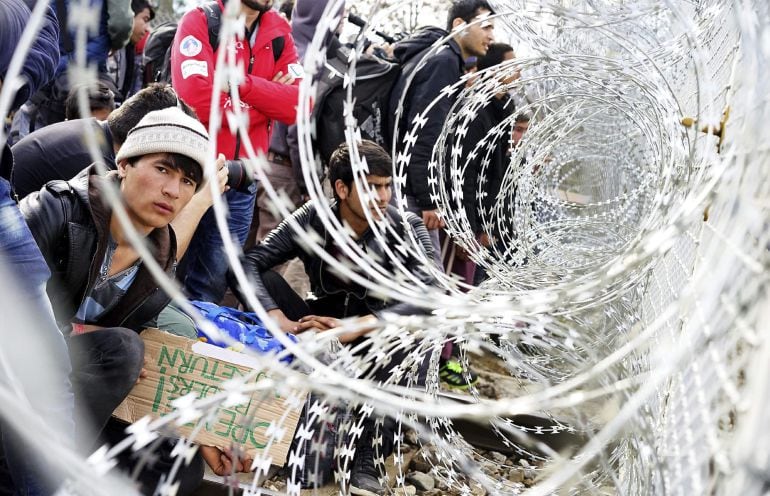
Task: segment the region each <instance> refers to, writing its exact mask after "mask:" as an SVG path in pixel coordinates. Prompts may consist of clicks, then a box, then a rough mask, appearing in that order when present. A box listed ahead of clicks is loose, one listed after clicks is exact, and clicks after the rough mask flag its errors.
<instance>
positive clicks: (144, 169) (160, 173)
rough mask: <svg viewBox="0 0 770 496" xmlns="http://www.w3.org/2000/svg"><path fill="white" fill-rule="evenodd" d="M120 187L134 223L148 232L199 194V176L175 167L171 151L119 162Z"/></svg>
mask: <svg viewBox="0 0 770 496" xmlns="http://www.w3.org/2000/svg"><path fill="white" fill-rule="evenodd" d="M118 174H119V175H120V177H121V178H122V179H123V180H122V181H121V183H120V191H121V193H122V196H123V202H124V204H125V206H126V210H127V211H128V215H129V217H130V218H131V221H132V223H133V224H134V226H135V227H136V228H137V229H138V230H140V231H144V232H149V231H152V230H153V229H157V228H160V227H165V226H167V225H168V224H169V223H170V222H171V221H172V220H173V219H174V217H176V215H177V214H178V213H179V211H180V210H182V208H184V206H185V205H187V202H189V201H190V199H191V198H192V197H193V195H194V194H195V188H196V186H197V184H196V183H195V180H193V179H192V178H190V177H188V176H187V175H185V173H184V172H182V170H180V169H177V168H175V167H174V164H173V162H172V161H171V156H170V155H169V154H168V153H152V154H149V155H144V156H143V157H141V158H139V160H138V161H136V162H135V163H134V165H131V164H129V163H128V161H127V160H121V162H120V163H119V164H118Z"/></svg>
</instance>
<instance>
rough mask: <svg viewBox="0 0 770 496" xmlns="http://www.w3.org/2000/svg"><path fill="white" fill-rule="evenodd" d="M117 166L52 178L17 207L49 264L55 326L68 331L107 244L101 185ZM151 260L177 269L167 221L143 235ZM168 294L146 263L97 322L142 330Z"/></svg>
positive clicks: (107, 216)
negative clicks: (62, 178)
mask: <svg viewBox="0 0 770 496" xmlns="http://www.w3.org/2000/svg"><path fill="white" fill-rule="evenodd" d="M106 181H117V174H116V173H115V172H112V173H109V174H108V175H107V176H100V175H99V174H98V173H97V171H96V168H95V167H94V166H91V167H89V168H87V169H85V170H84V171H83V172H81V173H80V174H78V175H77V176H75V177H74V178H72V179H71V180H70V181H51V182H50V183H48V184H46V186H45V187H44V188H43V189H41V190H40V191H38V192H36V193H32V194H31V195H29V196H27V197H26V198H24V199H23V200H22V202H21V204H20V208H21V212H22V214H23V215H24V218H25V219H26V221H27V224H28V225H29V228H30V230H31V231H32V236H33V237H34V238H35V241H36V242H37V245H38V246H39V247H40V251H41V252H42V253H43V257H44V258H45V261H46V263H47V264H48V267H49V269H50V270H51V279H50V281H49V282H48V286H47V288H46V289H47V291H48V297H49V298H50V299H51V303H52V304H53V308H54V314H55V316H56V321H57V323H58V324H59V327H60V328H61V329H62V330H65V332H68V331H69V328H70V325H71V323H72V319H73V317H74V316H75V314H76V313H77V311H78V308H80V305H81V304H82V302H83V299H84V298H85V295H87V294H88V293H89V292H90V289H91V287H93V285H94V283H95V282H96V281H97V278H98V277H99V269H100V267H101V264H102V261H103V260H104V255H105V252H106V250H107V243H108V240H109V226H110V218H111V216H112V212H111V210H110V207H109V205H108V204H107V203H106V200H103V198H102V195H101V193H100V191H101V190H102V188H104V187H105V184H104V183H105V182H106ZM146 240H147V243H148V244H149V248H150V251H151V252H152V253H153V254H154V255H155V260H156V261H157V262H158V264H159V265H160V266H161V267H162V268H163V270H164V271H165V272H166V273H167V274H168V275H169V276H171V277H173V275H174V272H175V271H176V237H175V236H174V231H173V229H172V228H171V226H168V227H166V228H162V229H155V230H153V231H152V232H151V233H150V234H149V235H148V236H147V238H146ZM169 301H171V299H170V298H169V297H168V296H167V295H166V293H165V292H163V291H162V290H161V289H160V288H159V287H158V284H157V283H156V282H155V279H154V278H153V277H152V275H151V274H150V272H149V270H148V269H147V267H146V265H145V264H142V265H141V266H140V267H139V272H138V273H137V275H136V279H135V280H134V282H133V283H132V284H131V286H130V287H129V289H128V291H127V292H126V294H125V295H124V296H123V299H122V300H121V301H120V303H119V304H118V305H116V306H115V308H113V309H112V310H110V311H109V312H107V313H106V314H105V315H103V316H102V317H101V318H99V320H98V322H88V324H92V325H97V326H101V327H127V328H129V329H133V330H135V331H141V330H142V329H143V328H144V325H145V324H146V323H147V322H149V321H151V320H153V319H155V318H156V317H157V316H158V313H160V311H161V310H162V309H163V308H164V307H165V306H166V305H168V303H169Z"/></svg>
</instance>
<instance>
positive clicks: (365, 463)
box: [233, 141, 434, 494]
mask: <svg viewBox="0 0 770 496" xmlns="http://www.w3.org/2000/svg"><path fill="white" fill-rule="evenodd" d="M358 152H359V153H360V154H361V157H362V159H365V160H366V163H367V164H368V168H369V172H368V174H367V175H366V176H365V178H363V177H362V180H363V181H364V185H363V186H364V188H365V189H363V190H362V189H361V188H359V187H358V186H356V185H355V184H354V177H353V168H352V165H351V157H350V153H351V152H350V149H349V148H348V145H347V144H343V145H341V146H340V147H339V148H338V149H337V151H336V152H335V153H334V154H333V155H332V158H331V161H330V164H329V179H330V181H331V183H332V186H333V189H334V201H333V202H332V204H331V206H330V209H331V213H332V214H333V215H334V216H335V217H336V218H337V219H338V220H339V221H340V223H342V224H343V225H347V226H349V228H350V229H351V231H352V234H351V236H352V237H353V240H354V242H355V243H357V244H358V245H359V246H360V247H361V249H362V250H363V251H365V252H366V253H367V254H368V255H369V256H370V257H371V258H372V259H374V260H378V261H379V263H380V264H381V265H382V269H383V271H384V272H385V273H386V274H392V275H393V276H394V277H395V276H396V275H397V274H398V269H397V268H396V266H395V263H394V262H393V260H392V259H391V257H389V256H388V255H387V253H386V251H385V249H384V248H383V246H381V244H380V242H379V241H378V240H377V239H376V237H375V234H374V232H373V228H372V227H371V226H370V225H369V221H368V219H367V217H366V213H365V210H368V211H369V213H370V214H371V216H372V218H374V219H382V220H383V221H385V222H387V223H389V224H390V226H391V227H392V228H393V230H394V232H395V234H394V233H393V232H388V233H387V234H386V235H385V236H386V242H387V245H388V247H389V248H390V249H393V252H394V253H396V254H398V253H399V251H398V250H396V249H395V247H396V246H397V245H398V244H400V243H402V240H403V239H404V238H405V233H404V232H403V230H404V226H403V224H402V218H401V216H400V215H399V213H398V211H397V210H396V208H395V207H393V206H391V205H389V201H390V197H391V181H392V165H391V159H390V156H389V155H388V154H387V152H385V150H383V149H382V148H381V147H380V146H379V145H377V144H376V143H374V142H371V141H362V142H361V144H360V145H359V146H358ZM318 208H319V207H318V206H317V205H316V204H314V203H311V202H308V203H306V204H305V205H304V206H303V207H302V208H300V209H299V210H297V211H296V212H294V214H293V215H292V220H293V222H296V224H297V225H299V226H300V229H302V230H304V231H307V232H315V233H317V234H318V236H320V238H321V239H322V240H323V246H322V248H323V250H324V251H326V252H327V253H329V254H330V255H332V256H334V257H335V258H336V259H337V260H339V261H340V262H343V263H345V262H349V259H348V258H347V257H346V256H345V255H343V253H344V252H343V251H342V248H341V247H340V246H338V245H337V244H336V242H335V240H334V239H333V237H332V235H331V234H330V233H329V232H328V231H327V229H326V227H325V226H324V224H323V223H322V221H321V218H320V216H319V213H318ZM406 221H407V222H408V225H409V226H410V228H411V229H413V231H414V233H415V235H416V239H418V240H419V241H420V242H421V248H422V249H423V250H425V252H426V253H427V254H428V256H429V257H432V245H431V242H430V239H429V237H428V233H427V231H426V230H425V226H424V225H423V223H422V221H421V220H420V219H419V218H418V217H417V216H416V215H414V214H412V213H407V216H406ZM294 257H299V258H300V259H301V260H302V262H303V264H304V267H305V272H306V273H307V275H308V277H309V279H310V287H311V290H312V292H313V294H314V295H315V298H314V299H309V300H303V299H302V298H301V297H300V296H299V295H297V294H296V293H295V292H294V290H292V289H291V288H290V287H289V285H288V283H287V282H286V281H285V280H284V279H283V278H282V277H281V276H280V275H278V274H277V273H276V272H274V271H273V270H272V269H273V268H274V267H276V266H279V265H281V264H283V263H284V262H286V261H288V260H290V259H292V258H294ZM401 262H402V263H403V265H404V267H405V269H406V270H407V271H408V272H409V273H411V274H413V275H414V276H416V277H417V278H418V280H419V281H420V283H421V284H423V285H425V286H430V285H433V284H434V279H433V277H432V276H431V275H430V273H429V272H428V271H426V270H425V268H424V267H423V265H422V262H421V261H419V260H418V259H417V258H416V257H414V256H413V255H411V254H407V255H402V260H401ZM243 266H244V269H245V270H246V273H247V274H248V275H249V278H250V280H251V282H252V283H253V284H254V286H255V288H256V297H257V299H258V300H259V302H260V304H261V305H262V306H263V307H264V308H265V310H267V311H268V314H269V315H270V316H271V317H273V318H274V319H275V321H276V322H277V323H278V325H279V326H280V327H281V329H283V330H284V331H286V332H290V333H295V334H296V333H300V332H304V331H307V330H309V329H318V330H326V329H330V328H336V327H339V326H340V325H341V321H340V319H344V318H348V317H358V322H359V323H360V324H361V325H362V327H361V329H360V330H358V331H356V332H351V333H348V334H345V335H343V336H342V337H341V338H340V340H341V341H342V342H343V343H348V346H350V347H351V349H357V350H358V351H356V353H358V354H360V355H363V354H365V353H366V348H367V346H366V343H368V340H367V338H366V334H367V333H368V332H371V331H372V330H373V329H374V327H373V326H374V325H376V322H377V316H378V315H381V314H382V313H383V312H391V313H396V314H402V315H414V314H422V313H424V312H425V311H424V310H423V309H422V308H419V307H416V306H414V305H412V304H410V303H406V302H394V301H388V300H386V299H382V297H379V296H375V295H373V294H372V293H371V291H368V290H367V288H366V287H363V286H361V285H359V284H357V283H356V282H354V281H351V280H348V279H347V278H343V277H340V276H339V275H338V274H337V273H336V271H335V269H334V268H333V267H332V266H331V265H329V264H328V263H326V262H324V260H323V259H322V258H320V257H318V256H317V255H315V254H313V253H312V252H309V251H306V250H305V249H304V248H303V244H302V243H301V241H300V240H299V239H298V237H297V235H296V234H295V232H294V230H293V229H292V227H290V222H289V220H285V221H284V222H282V223H281V224H280V225H278V227H276V228H275V229H274V230H273V231H272V232H271V233H270V234H269V235H268V236H267V238H265V240H264V241H263V242H262V243H260V244H259V245H257V246H255V247H253V248H251V249H249V250H247V251H246V253H245V254H244V260H243ZM361 276H363V277H371V276H370V275H367V274H366V273H361ZM235 286H236V285H235V284H233V289H234V290H236V293H237V294H239V295H240V298H241V300H242V302H243V303H246V302H245V299H244V298H243V296H242V294H241V292H240V290H239V288H237V287H235ZM405 356H406V352H403V351H398V352H395V353H393V354H392V355H391V356H390V357H389V362H388V363H384V364H378V365H377V369H376V370H375V371H373V379H374V380H375V381H384V380H386V379H387V378H388V377H389V376H390V372H391V370H392V368H393V367H394V366H395V365H397V364H399V363H401V361H402V360H403V359H404V357H405ZM426 367H427V362H425V363H423V364H421V370H420V371H419V374H418V376H419V378H420V379H419V380H418V385H422V384H424V380H425V374H426ZM392 429H393V424H392V422H389V421H386V422H385V427H384V428H383V431H382V439H383V442H384V445H383V453H382V455H383V457H385V458H387V456H389V455H390V452H391V451H392V439H393V431H392ZM373 441H374V419H371V418H370V419H368V420H367V421H366V424H365V429H364V434H363V435H362V437H361V438H360V440H359V441H358V443H357V453H356V456H355V462H354V465H353V468H352V473H351V492H352V494H382V491H383V488H382V486H381V484H380V482H379V480H378V472H377V470H376V467H375V465H374V458H373V457H374V453H373V450H372V443H373Z"/></svg>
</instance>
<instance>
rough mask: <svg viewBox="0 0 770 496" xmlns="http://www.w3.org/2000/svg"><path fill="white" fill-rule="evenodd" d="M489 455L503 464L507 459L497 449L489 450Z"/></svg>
mask: <svg viewBox="0 0 770 496" xmlns="http://www.w3.org/2000/svg"><path fill="white" fill-rule="evenodd" d="M489 456H490V457H491V458H492V460H494V461H495V462H496V463H500V464H504V463H506V462H507V461H508V458H507V457H506V456H505V455H504V454H502V453H499V452H497V451H490V452H489Z"/></svg>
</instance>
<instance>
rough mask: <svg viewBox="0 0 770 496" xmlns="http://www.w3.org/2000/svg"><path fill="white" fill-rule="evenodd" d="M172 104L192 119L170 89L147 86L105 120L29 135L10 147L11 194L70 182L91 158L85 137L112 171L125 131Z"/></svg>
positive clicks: (84, 121) (54, 127)
mask: <svg viewBox="0 0 770 496" xmlns="http://www.w3.org/2000/svg"><path fill="white" fill-rule="evenodd" d="M177 105H179V106H180V107H181V108H182V110H184V111H185V113H187V114H188V115H191V116H195V112H194V111H193V110H192V109H191V108H190V107H189V106H188V105H186V104H185V103H184V102H182V101H181V100H180V99H179V96H178V95H177V94H176V91H174V90H173V88H171V86H169V85H164V84H152V85H150V86H148V87H147V88H144V89H143V90H141V91H139V92H138V93H136V94H135V95H134V96H132V97H131V98H129V99H128V100H126V101H125V102H124V103H123V105H121V106H120V108H118V109H116V110H114V111H112V112H111V113H110V115H109V116H108V117H107V119H106V120H105V121H97V120H96V119H92V118H91V119H75V120H72V121H67V122H60V123H56V124H51V125H50V126H46V127H44V128H43V129H40V130H38V131H35V132H34V133H31V134H30V135H29V136H26V137H24V138H23V139H21V140H20V141H19V142H18V143H16V144H15V145H13V147H12V148H11V150H12V151H13V156H14V157H15V158H16V160H15V164H14V168H13V171H12V173H11V184H12V185H13V189H14V192H15V193H16V195H18V197H19V199H22V198H24V197H25V196H27V195H28V194H30V193H33V192H35V191H39V190H40V188H42V187H43V186H45V184H46V183H47V182H49V181H53V180H56V179H63V180H65V181H69V180H70V179H72V178H73V177H75V176H76V175H77V174H78V173H79V172H80V171H81V170H83V169H84V168H86V167H87V166H88V165H90V164H91V163H92V162H93V158H92V155H91V151H90V150H89V148H88V143H87V142H86V141H85V139H84V134H85V133H93V134H95V136H96V142H97V143H98V144H99V146H100V150H99V151H100V152H101V156H102V159H103V161H104V165H105V166H106V167H107V168H110V169H115V167H116V164H115V154H116V153H117V152H118V150H120V146H121V145H122V144H123V142H124V141H126V137H127V136H128V132H129V131H130V130H131V129H133V128H134V126H136V125H137V124H138V123H139V121H140V120H141V119H142V118H143V117H144V116H145V115H147V114H148V113H150V112H152V111H154V110H161V109H164V108H168V107H176V106H177Z"/></svg>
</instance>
